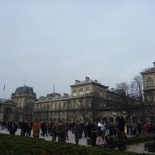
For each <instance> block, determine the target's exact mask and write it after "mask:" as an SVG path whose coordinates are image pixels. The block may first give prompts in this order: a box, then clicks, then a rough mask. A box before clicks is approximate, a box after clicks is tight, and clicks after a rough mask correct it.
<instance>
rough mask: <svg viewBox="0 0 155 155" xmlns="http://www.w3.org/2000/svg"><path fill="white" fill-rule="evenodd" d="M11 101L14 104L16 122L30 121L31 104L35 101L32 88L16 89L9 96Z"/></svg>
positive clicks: (31, 113)
mask: <svg viewBox="0 0 155 155" xmlns="http://www.w3.org/2000/svg"><path fill="white" fill-rule="evenodd" d="M11 99H12V101H13V102H14V103H15V104H16V108H15V111H16V113H15V118H16V120H19V121H21V120H32V115H33V104H34V102H35V101H36V93H34V91H33V88H32V87H28V86H22V87H18V88H17V89H16V90H15V92H14V93H12V95H11Z"/></svg>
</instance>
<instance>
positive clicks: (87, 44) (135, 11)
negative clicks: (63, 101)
mask: <svg viewBox="0 0 155 155" xmlns="http://www.w3.org/2000/svg"><path fill="white" fill-rule="evenodd" d="M154 8H155V0H128V1H127V0H126V1H124V0H1V1H0V87H1V91H0V92H1V93H0V98H10V97H11V94H12V93H13V92H15V90H16V88H17V87H20V86H24V84H25V81H26V85H27V86H30V87H33V89H34V92H36V94H37V97H40V96H46V95H47V94H49V93H52V92H53V86H54V85H55V92H57V93H61V95H63V93H68V94H71V89H70V85H72V84H74V83H75V80H80V81H83V80H84V79H85V77H86V76H88V77H90V78H91V79H92V80H98V81H99V82H100V83H101V84H103V85H106V86H109V87H110V88H113V87H116V84H118V83H121V82H127V83H130V82H131V81H132V79H133V77H135V76H136V75H139V74H140V72H141V71H143V70H144V69H145V68H149V67H153V62H154V61H155V9H154ZM4 85H5V91H4V90H3V88H4Z"/></svg>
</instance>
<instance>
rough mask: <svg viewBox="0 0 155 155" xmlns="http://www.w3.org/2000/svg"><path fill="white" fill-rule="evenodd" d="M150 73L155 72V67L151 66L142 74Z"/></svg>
mask: <svg viewBox="0 0 155 155" xmlns="http://www.w3.org/2000/svg"><path fill="white" fill-rule="evenodd" d="M150 73H155V67H152V68H149V69H147V70H145V71H144V72H141V74H142V75H144V74H150Z"/></svg>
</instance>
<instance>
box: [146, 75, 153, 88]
mask: <svg viewBox="0 0 155 155" xmlns="http://www.w3.org/2000/svg"><path fill="white" fill-rule="evenodd" d="M146 85H147V87H149V86H152V85H153V79H152V78H151V77H148V78H147V79H146Z"/></svg>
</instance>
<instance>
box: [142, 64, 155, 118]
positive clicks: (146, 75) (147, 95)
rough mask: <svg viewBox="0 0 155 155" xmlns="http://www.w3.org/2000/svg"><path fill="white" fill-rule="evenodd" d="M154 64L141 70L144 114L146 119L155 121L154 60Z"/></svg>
mask: <svg viewBox="0 0 155 155" xmlns="http://www.w3.org/2000/svg"><path fill="white" fill-rule="evenodd" d="M153 64H154V66H153V67H151V68H148V69H146V70H145V71H143V72H141V75H142V78H143V91H144V99H145V101H144V102H145V115H146V117H148V118H147V120H149V121H150V119H151V120H153V121H155V62H153Z"/></svg>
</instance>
